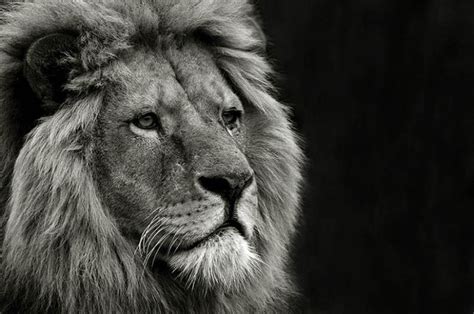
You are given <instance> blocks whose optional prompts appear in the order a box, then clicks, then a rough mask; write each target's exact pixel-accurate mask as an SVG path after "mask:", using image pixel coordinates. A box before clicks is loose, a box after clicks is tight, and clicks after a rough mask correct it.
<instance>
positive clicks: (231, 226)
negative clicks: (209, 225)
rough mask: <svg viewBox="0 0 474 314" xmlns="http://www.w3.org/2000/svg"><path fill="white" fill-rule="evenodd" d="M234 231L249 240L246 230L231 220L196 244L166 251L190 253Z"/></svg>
mask: <svg viewBox="0 0 474 314" xmlns="http://www.w3.org/2000/svg"><path fill="white" fill-rule="evenodd" d="M231 230H233V231H234V232H237V233H238V234H240V235H241V236H242V237H243V238H244V239H246V240H247V239H248V235H247V232H246V230H245V228H244V226H243V225H242V224H241V223H240V222H239V221H237V220H236V219H233V218H231V219H229V220H227V221H226V222H224V223H223V224H222V225H220V226H219V227H217V228H216V229H215V230H214V231H212V232H211V233H209V234H208V235H206V236H204V237H203V238H200V239H198V240H197V241H195V242H192V243H190V244H188V245H180V246H179V247H176V248H171V250H170V249H169V248H167V249H165V251H167V252H170V251H171V252H173V253H179V252H183V251H190V250H192V249H195V248H197V247H199V246H200V245H202V244H204V243H206V242H208V241H210V240H212V239H215V238H216V237H219V236H220V235H221V234H223V233H225V232H229V231H231Z"/></svg>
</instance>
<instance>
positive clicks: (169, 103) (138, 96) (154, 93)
mask: <svg viewBox="0 0 474 314" xmlns="http://www.w3.org/2000/svg"><path fill="white" fill-rule="evenodd" d="M126 68H127V72H128V75H127V76H128V79H127V80H126V85H127V86H128V90H129V92H128V93H127V97H129V98H130V100H131V103H130V105H131V106H137V105H138V106H159V107H160V108H162V109H163V108H164V109H167V110H170V111H175V110H176V109H177V108H182V107H186V106H192V107H195V108H197V109H198V110H200V111H202V110H204V111H207V110H211V109H213V108H215V107H217V106H221V105H225V106H227V107H241V103H240V100H239V98H238V97H237V96H236V95H235V93H234V92H233V91H232V89H231V88H230V87H229V85H228V83H227V82H226V80H225V78H224V77H223V75H222V74H221V72H220V70H219V68H218V66H217V65H216V62H215V61H214V59H213V57H212V55H211V54H210V53H209V52H208V51H206V50H205V48H204V47H201V46H199V45H198V44H196V43H193V42H191V43H188V44H185V45H184V46H182V47H179V48H177V47H169V48H167V49H166V50H164V51H142V52H138V51H137V52H136V54H134V55H132V56H131V57H130V59H129V61H128V62H127V63H126Z"/></svg>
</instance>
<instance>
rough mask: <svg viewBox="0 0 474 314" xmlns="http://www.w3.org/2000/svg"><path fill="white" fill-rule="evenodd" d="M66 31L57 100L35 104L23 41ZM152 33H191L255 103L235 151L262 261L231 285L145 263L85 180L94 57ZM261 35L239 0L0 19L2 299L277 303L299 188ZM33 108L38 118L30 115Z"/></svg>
mask: <svg viewBox="0 0 474 314" xmlns="http://www.w3.org/2000/svg"><path fill="white" fill-rule="evenodd" d="M58 32H62V33H70V34H74V35H75V36H78V38H79V43H80V44H79V46H80V47H81V51H80V54H79V55H78V56H76V57H73V56H71V57H70V60H68V62H70V64H71V67H72V72H71V77H70V81H69V82H68V84H67V86H66V88H67V90H68V91H69V95H70V96H69V97H68V99H67V101H66V102H67V103H74V106H69V107H67V108H66V106H65V107H64V108H63V109H60V110H59V111H57V112H56V113H55V114H54V115H51V116H48V117H43V118H41V117H42V116H44V113H42V112H41V111H40V109H38V108H40V106H39V103H38V100H36V98H35V97H34V95H33V93H32V92H31V91H30V90H29V88H28V84H27V83H26V81H25V79H24V78H23V74H22V73H23V72H22V69H23V62H24V58H25V53H26V51H27V49H28V48H29V47H30V45H31V44H32V43H33V42H35V40H37V39H38V38H41V37H43V36H45V35H48V34H52V33H58ZM160 36H184V37H186V36H199V37H200V38H203V40H206V41H207V42H208V44H209V45H210V46H211V48H212V51H213V53H214V56H215V60H216V63H217V64H218V65H219V67H220V68H221V70H222V71H223V72H224V73H225V74H226V76H227V77H228V78H229V80H230V81H231V82H232V84H233V85H234V86H235V88H236V89H237V90H238V92H239V94H240V95H241V97H243V98H245V100H246V101H248V102H249V103H251V104H253V106H254V107H255V108H257V110H258V111H259V112H260V113H261V116H262V121H261V123H260V124H259V126H258V128H257V129H255V130H252V134H251V136H250V137H251V143H250V148H249V149H248V152H247V158H248V159H249V161H250V163H251V164H252V167H253V168H254V169H255V172H256V175H257V181H258V186H259V207H260V208H259V210H260V212H261V214H262V216H263V217H264V220H265V226H258V229H257V231H258V237H259V242H258V243H259V246H261V247H260V252H263V253H261V254H262V255H263V256H262V260H263V261H264V266H262V269H261V270H260V272H259V274H258V275H257V276H258V278H254V279H253V280H251V281H249V284H248V286H247V287H246V289H245V291H242V292H241V293H239V294H238V295H231V296H229V295H225V294H223V293H222V294H221V293H219V292H216V293H213V294H209V293H208V294H206V295H204V294H201V293H200V292H198V291H187V290H186V289H185V288H183V287H180V286H178V285H176V284H175V283H173V281H172V280H171V279H170V278H169V277H168V276H166V275H163V276H162V277H159V278H157V277H156V276H154V275H153V274H152V273H151V272H149V271H148V270H146V269H144V267H143V266H142V263H141V261H140V260H138V259H137V257H136V256H135V255H134V250H135V248H134V247H133V245H132V244H131V243H130V242H129V241H127V239H126V237H125V236H124V235H122V234H121V233H120V231H119V230H118V227H117V225H116V223H115V221H114V219H113V218H112V217H111V215H110V213H109V211H108V209H107V208H105V206H103V204H102V202H101V198H100V195H98V194H97V189H96V188H95V182H94V180H93V174H92V173H91V171H90V166H89V165H90V162H91V160H90V152H91V147H90V146H91V145H90V142H91V141H90V136H91V134H92V131H93V129H94V126H95V121H96V117H97V115H98V113H99V110H100V106H101V100H102V96H103V95H102V93H101V87H102V86H104V84H107V82H104V81H103V80H102V78H101V75H100V71H101V70H102V69H103V68H104V67H105V66H106V65H107V64H109V63H110V62H113V61H114V60H115V59H117V58H120V56H121V55H122V54H123V53H128V52H131V51H133V47H134V46H135V45H151V46H153V45H154V44H155V42H157V41H158V38H159V37H160ZM263 51H264V38H262V35H261V31H260V29H258V26H257V23H255V19H254V17H253V8H252V6H251V5H250V4H249V3H248V2H247V1H246V0H228V1H222V0H219V1H218V0H186V1H177V0H161V1H160V0H140V1H125V0H122V1H119V0H115V1H113V0H101V1H92V0H90V1H87V0H78V1H64V2H63V1H51V0H45V1H37V2H29V3H22V4H16V5H12V7H11V8H10V9H9V10H8V11H7V12H3V13H2V15H1V22H0V156H1V159H2V161H1V164H0V215H1V217H2V223H1V224H0V237H1V238H0V239H2V238H3V239H2V242H3V246H2V255H1V262H2V266H1V267H0V282H1V283H2V285H1V287H0V297H1V299H0V312H2V311H3V312H5V313H8V312H17V311H20V312H31V313H36V312H58V311H59V312H81V313H146V312H166V311H171V312H185V311H186V312H187V311H189V309H194V310H195V311H196V312H214V311H216V312H253V311H259V312H262V311H270V312H271V311H282V310H283V309H284V308H285V306H286V304H287V303H286V300H288V298H290V297H291V295H292V293H291V291H292V290H294V289H293V287H292V285H291V280H290V278H289V277H288V275H287V273H286V270H285V269H286V263H287V255H288V249H289V245H290V241H291V236H292V235H293V233H294V230H295V223H296V220H297V216H298V213H297V207H298V201H299V184H300V181H301V177H300V165H301V159H302V155H301V152H300V149H299V147H298V145H297V141H296V138H295V135H294V133H293V131H292V127H291V125H290V122H289V120H288V118H287V113H286V110H285V108H284V107H283V106H282V105H281V104H279V103H278V102H277V101H276V100H275V99H274V98H273V97H272V96H271V88H272V87H271V84H270V82H269V80H268V78H269V76H270V75H271V69H270V67H269V65H268V64H267V62H266V60H265V58H264V56H263ZM40 118H41V119H40Z"/></svg>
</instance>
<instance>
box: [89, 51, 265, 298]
mask: <svg viewBox="0 0 474 314" xmlns="http://www.w3.org/2000/svg"><path fill="white" fill-rule="evenodd" d="M109 71H110V72H111V73H119V75H118V77H120V81H119V82H115V83H116V84H112V85H113V86H114V87H112V88H110V89H109V90H108V92H107V95H106V97H105V100H104V108H103V110H102V111H101V113H100V116H99V123H98V126H97V131H96V132H97V136H96V137H95V138H96V140H95V143H94V155H95V173H96V177H97V178H96V180H97V181H98V185H99V189H100V191H101V194H102V195H103V201H104V203H105V205H106V206H107V207H108V208H109V210H110V211H111V213H112V215H114V216H115V218H116V219H117V221H118V222H119V225H120V227H121V228H122V231H123V232H124V233H125V234H127V235H128V237H130V238H132V239H134V240H135V241H136V243H137V245H138V248H139V253H141V255H142V256H143V258H144V261H145V263H146V264H147V265H151V264H153V262H154V261H155V260H162V261H165V262H167V263H168V264H169V266H170V267H171V269H172V270H174V271H175V273H176V275H177V277H180V278H182V279H184V280H185V281H186V282H187V284H190V285H194V284H200V285H204V286H205V287H208V288H211V287H223V288H227V289H235V288H238V287H239V282H240V281H241V280H243V279H244V278H245V277H247V275H249V273H250V272H252V271H253V269H254V268H255V265H254V263H255V262H257V261H258V257H257V256H258V255H257V254H256V253H255V251H254V245H253V244H252V243H253V237H254V223H255V216H256V215H257V201H258V199H257V184H256V180H255V178H254V171H253V169H252V167H251V166H250V165H249V162H248V160H247V158H246V155H245V149H246V133H247V128H248V127H249V124H248V122H247V115H251V114H252V113H251V109H250V108H245V107H244V105H243V104H242V102H241V101H240V100H239V97H238V96H237V95H236V94H235V93H234V92H233V90H232V88H231V87H230V86H229V84H228V83H227V82H226V80H225V79H224V77H223V76H222V75H221V73H220V71H219V69H218V68H217V66H216V64H215V62H214V61H213V58H212V56H211V54H210V53H209V52H207V51H206V49H205V48H204V47H202V46H201V45H199V44H197V43H194V42H189V43H187V44H184V45H182V46H181V45H180V46H179V47H178V46H176V45H172V44H171V45H169V46H168V47H166V48H164V49H163V50H162V53H160V54H157V53H156V52H150V51H147V50H145V49H144V50H142V51H138V52H134V53H133V54H131V55H129V56H127V57H126V58H125V59H124V61H120V62H117V63H115V64H114V65H112V67H111V69H109ZM246 111H247V112H246Z"/></svg>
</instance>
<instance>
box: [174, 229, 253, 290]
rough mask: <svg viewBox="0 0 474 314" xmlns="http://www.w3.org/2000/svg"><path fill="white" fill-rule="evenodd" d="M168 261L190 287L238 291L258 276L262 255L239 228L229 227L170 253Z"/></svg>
mask: <svg viewBox="0 0 474 314" xmlns="http://www.w3.org/2000/svg"><path fill="white" fill-rule="evenodd" d="M166 262H167V263H168V264H169V266H170V267H171V269H172V270H173V273H175V274H177V277H178V278H179V279H181V280H183V281H184V282H185V283H186V284H187V285H188V287H190V288H194V287H196V288H197V287H199V288H200V289H202V288H204V289H208V290H214V289H221V290H225V291H235V290H240V289H241V288H243V286H244V284H245V282H246V280H247V278H254V276H253V275H254V274H255V272H256V271H257V270H258V269H259V267H258V266H259V265H258V264H259V263H260V259H259V257H258V255H257V253H256V252H255V251H254V249H253V248H252V246H251V245H250V244H249V243H248V242H247V241H246V240H245V239H244V238H243V237H242V235H240V234H239V232H237V231H236V230H235V229H233V228H227V229H225V230H222V231H221V232H219V233H218V234H216V235H215V236H213V237H212V238H210V239H208V240H207V241H205V242H203V243H201V244H199V245H198V246H196V247H194V248H193V249H190V250H186V251H180V252H178V253H176V254H173V255H170V256H168V257H166Z"/></svg>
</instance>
